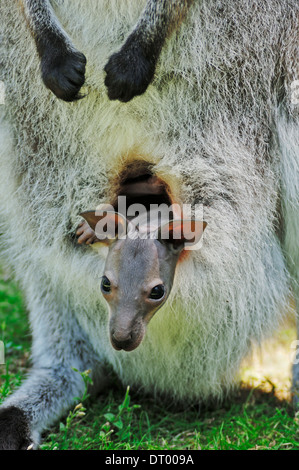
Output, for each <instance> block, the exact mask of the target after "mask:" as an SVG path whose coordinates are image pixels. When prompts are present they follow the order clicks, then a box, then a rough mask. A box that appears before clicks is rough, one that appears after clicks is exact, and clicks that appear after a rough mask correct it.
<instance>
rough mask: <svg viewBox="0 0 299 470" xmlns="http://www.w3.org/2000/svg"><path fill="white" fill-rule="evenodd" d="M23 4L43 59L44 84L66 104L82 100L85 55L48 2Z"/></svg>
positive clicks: (27, 2) (26, 2) (34, 0)
mask: <svg viewBox="0 0 299 470" xmlns="http://www.w3.org/2000/svg"><path fill="white" fill-rule="evenodd" d="M22 1H23V4H24V12H25V16H26V18H27V20H28V23H29V26H30V29H31V32H32V34H33V37H34V39H35V42H36V47H37V51H38V54H39V56H40V61H41V75H42V79H43V81H44V84H45V85H46V87H47V88H49V89H50V90H51V91H52V92H53V93H54V94H55V95H56V96H57V97H58V98H60V99H62V100H64V101H75V100H78V99H79V98H81V97H82V96H81V95H80V94H79V91H80V88H81V87H82V85H83V84H84V81H85V66H86V58H85V56H84V55H83V54H82V53H81V52H79V51H78V50H77V49H76V48H75V47H74V45H73V44H72V42H71V40H70V38H69V37H68V36H67V34H66V33H65V31H64V30H63V28H62V27H61V25H60V24H59V22H58V20H57V18H56V16H55V14H54V12H53V10H52V7H51V5H50V3H49V1H48V0H45V1H43V2H41V1H40V0H22Z"/></svg>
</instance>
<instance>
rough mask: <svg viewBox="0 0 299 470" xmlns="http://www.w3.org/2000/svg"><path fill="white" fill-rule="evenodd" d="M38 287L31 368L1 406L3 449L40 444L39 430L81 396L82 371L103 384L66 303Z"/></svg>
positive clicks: (94, 358) (0, 441)
mask: <svg viewBox="0 0 299 470" xmlns="http://www.w3.org/2000/svg"><path fill="white" fill-rule="evenodd" d="M39 287H41V286H38V285H37V284H36V285H35V287H34V289H33V295H32V296H31V302H30V299H29V308H30V310H31V324H32V329H33V348H32V362H33V368H32V370H31V372H30V373H29V376H28V378H27V379H26V380H25V381H24V383H23V384H22V385H21V386H20V388H19V389H18V390H16V391H15V392H14V393H13V394H12V395H11V396H9V397H8V398H7V399H6V400H5V402H4V404H3V405H2V406H1V408H0V449H22V448H27V447H28V446H30V445H31V444H33V447H34V448H36V447H37V446H38V445H39V442H40V438H41V433H42V432H43V431H44V430H45V429H47V428H48V426H50V425H52V424H53V423H54V422H55V421H56V420H57V419H59V417H61V416H62V415H63V414H64V413H65V412H66V411H67V410H68V409H69V408H70V407H71V406H72V405H73V404H75V397H80V396H82V395H83V393H84V390H85V383H84V380H83V378H82V375H81V374H80V373H79V372H83V371H85V370H87V369H91V378H92V380H93V381H94V384H95V385H94V387H96V386H98V385H101V384H103V383H104V370H103V367H102V363H101V362H100V359H99V357H98V356H97V355H96V354H95V353H94V351H93V349H92V347H91V345H90V343H89V342H88V340H87V338H86V336H85V334H84V331H83V330H82V328H81V327H80V326H79V325H78V323H77V321H76V319H75V317H74V315H73V313H72V312H71V311H70V309H69V306H68V303H67V301H65V302H63V301H61V299H60V301H59V300H56V298H55V294H54V293H50V292H49V289H43V288H39ZM43 287H44V286H43ZM42 292H44V295H42V294H41V293H42ZM56 297H57V295H56ZM58 306H59V307H58ZM74 369H76V370H74ZM78 371H79V372H78Z"/></svg>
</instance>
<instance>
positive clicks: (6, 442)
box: [0, 406, 34, 450]
mask: <svg viewBox="0 0 299 470" xmlns="http://www.w3.org/2000/svg"><path fill="white" fill-rule="evenodd" d="M33 447H34V444H33V442H32V439H31V437H30V431H29V424H28V421H27V418H26V416H25V413H24V412H23V411H22V410H21V409H20V408H17V407H15V406H10V407H8V408H2V409H0V450H27V449H28V448H29V449H30V448H33Z"/></svg>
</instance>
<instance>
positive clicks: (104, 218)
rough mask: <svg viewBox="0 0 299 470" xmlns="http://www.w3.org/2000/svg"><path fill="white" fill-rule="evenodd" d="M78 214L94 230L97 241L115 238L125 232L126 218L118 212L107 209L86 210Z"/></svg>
mask: <svg viewBox="0 0 299 470" xmlns="http://www.w3.org/2000/svg"><path fill="white" fill-rule="evenodd" d="M99 214H100V215H99ZM80 215H81V217H83V218H84V219H85V220H86V222H87V223H88V225H89V226H90V228H91V229H92V230H94V232H95V234H96V237H97V238H98V240H99V241H107V240H109V239H115V238H116V237H121V236H123V235H124V234H125V233H126V230H127V219H126V218H125V217H124V216H122V215H121V214H119V213H118V212H114V211H108V210H106V211H105V210H101V211H86V212H82V213H81V214H80Z"/></svg>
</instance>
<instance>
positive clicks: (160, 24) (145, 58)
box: [22, 0, 194, 102]
mask: <svg viewBox="0 0 299 470" xmlns="http://www.w3.org/2000/svg"><path fill="white" fill-rule="evenodd" d="M193 1H194V0H167V1H164V0H163V1H162V0H149V1H148V2H147V4H146V7H145V10H144V12H143V13H142V15H141V17H140V18H139V20H138V23H137V25H136V27H135V28H134V30H133V32H132V33H131V34H130V35H129V37H128V38H127V40H126V41H125V43H124V45H123V46H122V48H121V50H120V51H119V52H117V53H115V54H113V55H112V56H111V57H110V59H109V61H108V63H107V64H106V66H105V71H106V73H107V75H106V79H105V84H106V86H107V88H108V95H109V98H110V99H111V100H114V99H118V100H120V101H123V102H127V101H129V100H131V99H132V98H133V97H134V96H137V95H141V94H142V93H144V92H145V90H146V89H147V87H148V85H149V84H150V82H151V81H152V79H153V77H154V73H155V68H156V64H157V61H158V58H159V56H160V53H161V50H162V47H163V45H164V42H165V40H166V37H167V36H169V35H170V34H171V33H172V31H173V29H177V28H178V26H179V25H180V23H181V21H182V20H183V19H184V17H185V15H186V13H187V11H188V9H189V7H190V5H191V4H192V2H193ZM22 2H23V4H24V11H25V15H26V18H27V19H28V23H29V26H30V29H31V31H32V34H33V36H34V39H35V42H36V47H37V51H38V54H39V56H40V60H41V73H42V79H43V81H44V83H45V85H46V86H47V87H48V88H49V89H50V90H52V91H53V93H54V94H55V95H56V96H57V97H58V98H61V99H62V100H65V101H74V100H77V99H79V98H80V97H81V96H80V94H79V90H80V88H81V87H82V85H83V83H84V79H85V78H84V76H85V65H86V58H85V56H84V55H83V54H82V53H81V52H79V51H78V50H77V49H76V48H75V47H74V45H73V44H72V41H71V40H70V38H69V36H68V35H67V34H66V32H65V31H64V29H63V28H62V26H61V25H60V24H59V22H58V20H57V18H56V15H55V13H54V11H53V9H52V7H51V4H50V2H49V0H42V1H41V0H22ZM99 47H101V44H99Z"/></svg>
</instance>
